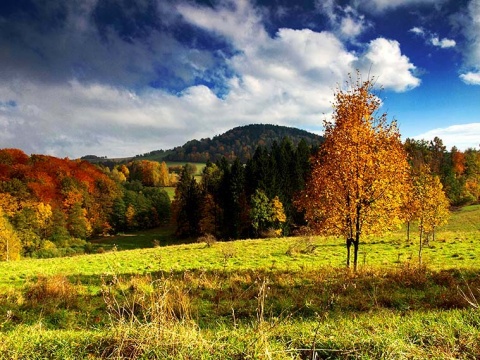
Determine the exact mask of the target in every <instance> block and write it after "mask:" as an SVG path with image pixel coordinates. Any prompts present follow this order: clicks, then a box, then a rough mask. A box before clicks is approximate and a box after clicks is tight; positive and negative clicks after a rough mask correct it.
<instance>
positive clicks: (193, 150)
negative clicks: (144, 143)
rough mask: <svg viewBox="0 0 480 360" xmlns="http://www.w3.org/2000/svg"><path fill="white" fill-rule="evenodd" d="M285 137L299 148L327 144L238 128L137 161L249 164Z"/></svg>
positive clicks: (302, 134) (261, 128)
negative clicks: (301, 144) (261, 149)
mask: <svg viewBox="0 0 480 360" xmlns="http://www.w3.org/2000/svg"><path fill="white" fill-rule="evenodd" d="M285 137H287V138H289V139H290V141H291V142H292V143H293V144H294V145H295V146H297V145H298V143H299V142H300V141H301V140H305V142H306V143H307V144H308V145H312V146H318V145H319V144H320V143H321V142H322V140H323V138H322V137H321V136H319V135H316V134H313V133H310V132H308V131H305V130H300V129H297V128H291V127H286V126H278V125H265V124H255V125H246V126H240V127H236V128H234V129H231V130H229V131H227V132H226V133H224V134H221V135H217V136H215V137H213V138H212V139H210V138H206V139H201V140H191V141H189V142H187V143H186V144H184V145H183V146H178V147H176V148H174V149H172V150H168V151H163V150H157V151H152V152H150V153H147V154H143V155H137V156H136V159H150V160H166V161H189V162H206V161H207V160H210V161H212V162H215V161H216V160H219V159H221V158H222V157H223V156H224V157H226V158H227V159H228V160H234V159H235V158H237V157H238V158H239V160H240V161H241V162H246V161H247V160H248V159H249V158H251V157H252V156H253V154H254V152H255V149H256V148H257V147H258V146H265V147H266V148H267V149H269V148H270V147H271V146H272V144H273V142H274V141H276V142H277V143H280V142H281V141H282V139H283V138H285Z"/></svg>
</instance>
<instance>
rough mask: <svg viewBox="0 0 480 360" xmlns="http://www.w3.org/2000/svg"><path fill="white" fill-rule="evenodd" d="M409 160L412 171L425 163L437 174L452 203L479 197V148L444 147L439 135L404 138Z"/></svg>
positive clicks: (418, 170) (419, 168)
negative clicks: (422, 137) (427, 139)
mask: <svg viewBox="0 0 480 360" xmlns="http://www.w3.org/2000/svg"><path fill="white" fill-rule="evenodd" d="M404 146H405V150H406V152H407V155H408V158H409V163H410V165H411V167H412V169H413V170H414V172H417V173H418V172H420V171H421V170H422V168H424V167H425V166H427V167H428V169H429V171H430V172H431V173H432V174H433V175H435V176H438V177H439V179H440V181H441V183H442V185H443V188H444V190H445V193H446V195H447V197H448V199H449V200H450V202H451V204H452V205H457V206H461V205H465V204H470V203H474V202H477V201H479V200H480V151H478V150H476V149H471V148H470V149H467V150H465V151H463V152H462V151H460V150H458V149H457V148H456V147H453V148H452V149H451V150H450V151H447V149H446V147H445V145H443V142H442V140H441V139H440V138H438V137H436V138H435V139H433V141H425V140H413V139H407V140H406V141H405V144H404Z"/></svg>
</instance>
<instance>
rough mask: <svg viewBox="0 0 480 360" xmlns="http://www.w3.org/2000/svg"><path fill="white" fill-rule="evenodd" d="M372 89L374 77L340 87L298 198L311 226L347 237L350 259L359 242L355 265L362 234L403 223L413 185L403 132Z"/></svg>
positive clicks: (355, 259)
mask: <svg viewBox="0 0 480 360" xmlns="http://www.w3.org/2000/svg"><path fill="white" fill-rule="evenodd" d="M372 90H373V82H372V81H370V80H369V81H365V82H362V81H361V80H360V79H357V81H356V83H354V84H352V83H350V84H348V89H347V90H342V89H339V90H338V91H337V92H336V94H335V102H334V112H333V116H332V119H331V121H327V120H326V121H325V123H324V125H325V142H324V143H323V145H322V146H321V148H320V150H319V152H318V153H317V155H316V156H315V158H314V159H313V163H312V173H311V176H310V178H309V180H308V181H307V184H306V187H305V190H304V191H303V192H302V194H301V196H300V197H299V199H298V202H297V204H298V206H299V207H300V208H301V209H302V210H303V211H304V212H305V218H306V220H307V222H308V226H309V227H311V228H312V229H314V230H315V231H316V232H318V233H322V234H328V235H337V236H343V237H344V238H345V239H346V243H347V265H350V247H351V245H352V244H353V245H354V259H353V266H354V268H355V269H356V267H357V260H358V247H359V244H360V239H361V237H362V235H366V234H371V233H379V232H382V231H384V230H386V229H389V228H391V227H393V226H396V225H398V224H400V222H401V214H402V208H401V206H402V204H403V202H404V200H405V198H406V194H407V193H408V191H409V186H410V185H409V165H408V162H407V156H406V153H405V150H404V147H403V145H402V143H401V141H400V133H399V131H398V128H397V126H396V123H395V122H394V121H392V122H388V121H387V115H386V114H381V115H380V116H377V110H378V109H379V107H380V104H381V101H380V99H379V98H378V97H377V96H375V95H374V94H373V92H372Z"/></svg>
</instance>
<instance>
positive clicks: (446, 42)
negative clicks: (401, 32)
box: [409, 26, 457, 49]
mask: <svg viewBox="0 0 480 360" xmlns="http://www.w3.org/2000/svg"><path fill="white" fill-rule="evenodd" d="M409 31H410V32H411V33H413V34H415V35H418V36H420V37H421V38H423V39H424V40H425V42H426V43H427V44H429V45H433V46H436V47H439V48H442V49H448V48H453V47H455V46H456V45H457V42H456V41H455V40H453V39H448V38H443V39H440V38H439V37H438V35H437V34H435V33H432V32H430V31H428V30H426V29H424V28H421V27H416V26H415V27H413V28H411V29H410V30H409Z"/></svg>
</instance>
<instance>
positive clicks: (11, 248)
mask: <svg viewBox="0 0 480 360" xmlns="http://www.w3.org/2000/svg"><path fill="white" fill-rule="evenodd" d="M21 249H22V245H21V243H20V239H19V238H18V237H17V234H16V233H15V231H14V229H13V227H12V225H10V223H9V221H8V219H7V217H6V216H5V214H4V213H3V211H2V209H1V208H0V260H6V261H9V260H18V259H19V258H20V251H21Z"/></svg>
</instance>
